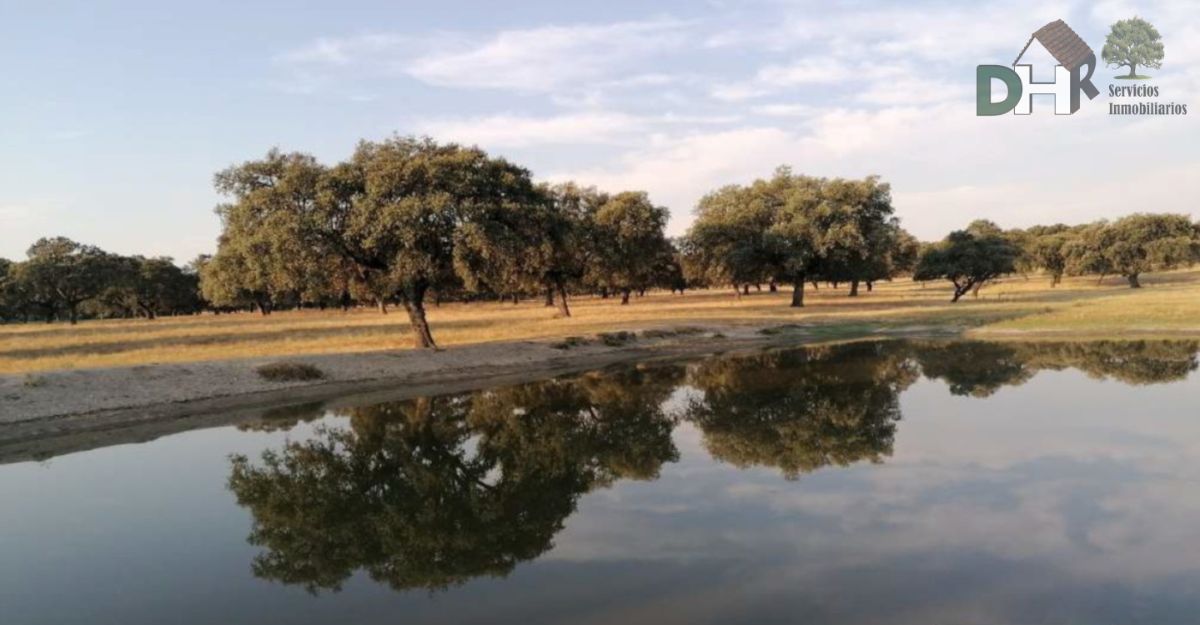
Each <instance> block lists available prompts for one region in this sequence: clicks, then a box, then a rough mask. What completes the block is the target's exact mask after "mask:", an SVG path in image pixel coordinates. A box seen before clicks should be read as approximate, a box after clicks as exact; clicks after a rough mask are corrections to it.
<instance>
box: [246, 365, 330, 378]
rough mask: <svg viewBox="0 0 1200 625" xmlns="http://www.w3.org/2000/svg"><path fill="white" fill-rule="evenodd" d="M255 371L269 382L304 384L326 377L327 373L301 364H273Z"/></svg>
mask: <svg viewBox="0 0 1200 625" xmlns="http://www.w3.org/2000/svg"><path fill="white" fill-rule="evenodd" d="M255 371H257V372H258V375H259V377H261V378H262V379H264V380H267V381H268V382H304V381H309V380H320V379H322V378H324V377H325V373H324V372H323V371H321V370H320V369H318V368H316V367H314V366H312V365H308V364H304V363H300V362H273V363H271V364H268V365H262V366H261V367H259V368H258V369H255Z"/></svg>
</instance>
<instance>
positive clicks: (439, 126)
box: [415, 112, 646, 148]
mask: <svg viewBox="0 0 1200 625" xmlns="http://www.w3.org/2000/svg"><path fill="white" fill-rule="evenodd" d="M645 128H646V120H644V119H641V118H638V117H635V116H632V115H626V114H622V113H606V112H583V113H572V114H567V115H558V116H554V117H528V116H520V115H511V114H502V115H488V116H484V117H471V118H463V119H432V120H424V121H420V122H418V123H417V124H416V126H415V129H416V131H417V132H418V133H421V134H427V135H430V136H432V137H434V138H437V139H442V140H447V141H457V142H460V143H468V144H478V145H481V146H484V147H489V148H503V147H527V146H531V145H549V144H577V145H582V144H595V143H610V142H613V141H615V140H616V139H618V138H619V137H622V136H626V135H628V134H629V133H630V132H634V131H638V130H642V129H645Z"/></svg>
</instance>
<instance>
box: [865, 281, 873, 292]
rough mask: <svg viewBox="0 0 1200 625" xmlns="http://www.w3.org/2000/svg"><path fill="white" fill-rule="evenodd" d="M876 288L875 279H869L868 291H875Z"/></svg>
mask: <svg viewBox="0 0 1200 625" xmlns="http://www.w3.org/2000/svg"><path fill="white" fill-rule="evenodd" d="M874 290H875V281H874V280H867V293H870V292H872V291H874Z"/></svg>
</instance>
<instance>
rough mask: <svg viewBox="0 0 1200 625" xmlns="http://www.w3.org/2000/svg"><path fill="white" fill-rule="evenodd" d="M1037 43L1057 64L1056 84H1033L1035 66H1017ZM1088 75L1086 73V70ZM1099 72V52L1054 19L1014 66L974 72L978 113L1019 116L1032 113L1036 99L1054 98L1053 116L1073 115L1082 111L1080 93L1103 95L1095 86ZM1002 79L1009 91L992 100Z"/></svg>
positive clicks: (1024, 50) (1092, 97)
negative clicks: (1036, 96)
mask: <svg viewBox="0 0 1200 625" xmlns="http://www.w3.org/2000/svg"><path fill="white" fill-rule="evenodd" d="M1034 41H1037V42H1038V43H1039V44H1041V46H1042V47H1044V48H1045V49H1046V51H1047V52H1049V53H1050V55H1051V56H1053V57H1054V59H1055V60H1056V61H1058V63H1059V64H1058V65H1057V66H1055V68H1054V82H1034V81H1033V66H1032V65H1018V64H1017V63H1019V62H1020V60H1021V57H1022V56H1025V52H1026V51H1027V50H1029V46H1030V45H1031V44H1032V43H1033V42H1034ZM1085 67H1086V68H1087V73H1086V74H1083V73H1082V72H1083V69H1084V68H1085ZM1095 71H1096V53H1095V52H1094V51H1092V49H1091V48H1090V47H1089V46H1088V44H1087V43H1086V42H1085V41H1084V40H1083V39H1080V37H1079V35H1077V34H1075V31H1073V30H1071V27H1070V26H1067V23H1066V22H1064V21H1062V20H1055V21H1053V22H1050V23H1049V24H1046V25H1045V26H1043V27H1041V28H1039V29H1038V30H1037V31H1036V32H1034V33H1033V36H1032V37H1030V38H1029V41H1028V42H1027V43H1026V44H1025V47H1024V48H1023V49H1022V50H1021V54H1019V55H1017V60H1016V61H1013V67H1012V68H1009V67H1005V66H1003V65H980V66H979V67H978V68H976V71H975V112H976V114H977V115H985V116H990V115H1003V114H1005V113H1007V112H1009V111H1012V112H1013V113H1015V114H1017V115H1029V114H1030V113H1032V112H1033V96H1035V95H1038V94H1048V95H1053V96H1054V114H1055V115H1070V114H1072V113H1074V112H1075V111H1078V110H1079V93H1080V92H1081V91H1082V92H1083V93H1085V94H1087V97H1088V99H1089V100H1091V99H1094V98H1095V97H1096V96H1097V95H1099V94H1100V92H1099V90H1097V89H1096V86H1095V85H1093V84H1092V74H1093V73H1094V72H1095ZM996 80H999V81H1001V82H1003V83H1004V85H1005V87H1007V89H1008V94H1007V96H1006V97H1005V98H1004V99H1003V100H1001V101H999V102H993V101H992V84H993V82H994V81H996Z"/></svg>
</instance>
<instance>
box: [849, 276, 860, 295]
mask: <svg viewBox="0 0 1200 625" xmlns="http://www.w3.org/2000/svg"><path fill="white" fill-rule="evenodd" d="M850 297H858V279H857V278H856V279H854V280H851V281H850Z"/></svg>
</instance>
